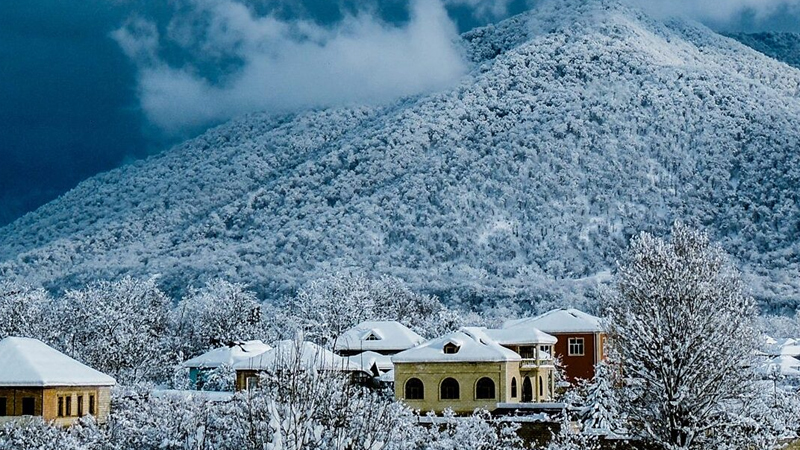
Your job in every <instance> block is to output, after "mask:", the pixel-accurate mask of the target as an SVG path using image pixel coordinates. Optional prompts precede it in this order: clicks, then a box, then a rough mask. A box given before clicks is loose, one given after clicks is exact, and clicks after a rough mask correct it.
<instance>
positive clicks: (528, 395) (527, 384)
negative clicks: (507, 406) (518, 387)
mask: <svg viewBox="0 0 800 450" xmlns="http://www.w3.org/2000/svg"><path fill="white" fill-rule="evenodd" d="M522 401H523V402H532V401H533V383H531V379H530V377H525V381H523V382H522Z"/></svg>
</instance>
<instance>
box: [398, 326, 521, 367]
mask: <svg viewBox="0 0 800 450" xmlns="http://www.w3.org/2000/svg"><path fill="white" fill-rule="evenodd" d="M485 331H486V329H485V328H477V327H463V328H461V329H460V330H458V331H456V332H453V333H449V334H446V335H444V336H442V337H439V338H436V339H432V340H430V341H428V342H425V343H423V344H421V345H419V346H417V347H414V348H411V349H408V350H406V351H403V352H400V353H398V354H396V355H394V356H393V357H392V362H393V363H395V364H396V363H415V362H475V361H521V360H522V358H521V357H520V356H519V355H518V354H517V353H516V352H513V351H511V350H509V349H507V348H505V347H503V346H502V345H500V344H498V343H497V342H495V341H494V340H492V339H491V338H490V337H489V336H487V335H486V332H485ZM447 344H454V345H456V346H457V347H458V351H457V352H456V353H445V352H444V347H445V346H446V345H447Z"/></svg>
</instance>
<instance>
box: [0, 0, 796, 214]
mask: <svg viewBox="0 0 800 450" xmlns="http://www.w3.org/2000/svg"><path fill="white" fill-rule="evenodd" d="M253 1H257V2H258V4H257V5H256V6H257V10H258V11H259V13H262V14H263V13H272V14H274V15H276V16H278V17H280V18H282V19H285V20H293V19H296V18H298V17H300V18H305V19H312V20H314V21H316V22H317V23H319V24H321V25H324V26H331V25H332V24H335V23H336V21H337V20H340V19H341V17H342V15H343V13H344V12H346V11H351V12H352V11H355V10H356V9H357V8H356V5H358V7H359V8H364V5H367V4H368V3H369V5H368V7H369V8H370V9H371V10H372V11H373V13H374V14H375V15H378V16H380V18H381V19H382V20H385V21H387V22H389V23H394V24H402V23H403V22H404V21H407V20H409V17H408V16H409V11H408V5H407V0H369V1H365V0H361V1H352V0H342V1H339V2H337V1H334V0H273V1H269V0H251V4H253V3H252V2H253ZM179 3H180V2H176V1H169V2H168V1H163V2H134V1H133V0H81V1H77V2H64V1H59V0H5V1H2V2H0V80H2V84H0V136H2V138H0V225H2V224H5V223H8V222H10V221H11V220H13V219H15V218H17V217H19V216H20V215H22V214H23V213H25V212H27V211H30V210H32V209H34V208H36V207H38V206H39V205H41V204H43V203H45V202H47V201H49V200H51V199H53V198H55V197H56V196H58V195H60V194H61V193H63V192H65V191H66V190H68V189H70V188H71V187H73V186H75V185H76V184H77V183H78V182H80V181H81V180H83V179H85V178H88V177H90V176H92V175H94V174H96V173H99V172H102V171H105V170H108V169H111V168H113V167H117V166H119V165H120V164H123V163H124V162H126V161H129V160H133V159H136V158H141V157H144V156H146V155H148V154H150V153H153V152H156V151H159V150H162V149H164V148H166V147H168V146H169V145H170V144H171V143H174V142H177V141H179V140H182V139H183V138H185V137H188V134H191V133H194V132H197V130H192V131H191V132H184V133H183V134H180V133H178V134H174V133H173V134H172V135H170V136H165V135H164V134H163V133H161V132H160V131H159V129H158V128H157V127H154V126H152V125H149V124H148V121H147V119H146V117H145V114H144V113H143V111H142V109H141V107H140V102H139V97H138V93H137V66H136V65H135V64H134V63H133V62H132V61H131V60H130V59H129V58H128V57H127V56H126V55H125V54H124V53H123V52H122V51H121V49H120V46H119V45H118V43H117V42H116V41H115V40H114V39H112V38H111V37H110V35H111V33H112V32H113V31H114V30H116V29H119V28H120V27H121V26H122V25H123V24H124V23H125V22H126V20H128V19H130V18H131V17H144V18H147V19H148V20H152V21H153V22H154V23H156V24H158V25H159V29H162V30H164V29H166V27H167V23H168V22H169V21H170V18H171V17H173V8H174V7H175V5H176V4H179ZM490 3H492V2H490V1H488V0H487V1H483V0H450V1H449V3H448V7H447V10H448V12H449V15H450V17H451V18H452V19H453V20H454V21H455V23H456V24H457V28H458V30H459V31H465V30H468V29H470V28H472V27H474V26H477V25H481V24H483V23H486V22H487V21H491V20H497V19H499V18H500V17H496V16H492V15H491V14H487V13H485V11H486V10H491V8H486V5H487V4H490ZM505 3H507V8H506V11H507V12H506V14H513V13H517V12H520V11H522V10H524V9H525V8H526V1H525V0H510V1H507V2H505ZM790 3H791V1H790ZM482 7H483V9H481V8H482ZM476 16H477V17H476ZM716 26H717V27H723V28H727V29H744V30H746V31H762V30H779V31H800V21H799V20H798V16H797V15H793V14H787V13H785V11H784V13H781V14H776V15H774V16H773V17H772V18H770V19H769V20H767V21H764V20H758V19H756V18H754V17H753V15H752V14H743V15H741V16H740V19H738V20H736V21H734V22H727V23H723V24H717V25H716ZM162 56H163V57H165V58H167V59H169V58H172V57H174V58H180V57H184V58H185V57H187V56H186V55H179V54H178V53H176V54H175V55H171V54H169V51H168V50H167V51H166V55H162ZM189 57H190V56H189Z"/></svg>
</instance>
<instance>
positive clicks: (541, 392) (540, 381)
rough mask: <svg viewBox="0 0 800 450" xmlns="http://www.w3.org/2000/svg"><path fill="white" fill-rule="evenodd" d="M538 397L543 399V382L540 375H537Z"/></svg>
mask: <svg viewBox="0 0 800 450" xmlns="http://www.w3.org/2000/svg"><path fill="white" fill-rule="evenodd" d="M539 397H540V398H541V397H544V380H542V376H541V375H539Z"/></svg>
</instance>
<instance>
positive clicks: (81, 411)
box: [78, 395, 83, 417]
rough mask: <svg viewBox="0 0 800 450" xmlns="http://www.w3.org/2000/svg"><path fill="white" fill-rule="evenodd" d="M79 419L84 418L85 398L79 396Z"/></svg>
mask: <svg viewBox="0 0 800 450" xmlns="http://www.w3.org/2000/svg"><path fill="white" fill-rule="evenodd" d="M78 417H83V396H82V395H79V396H78Z"/></svg>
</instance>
